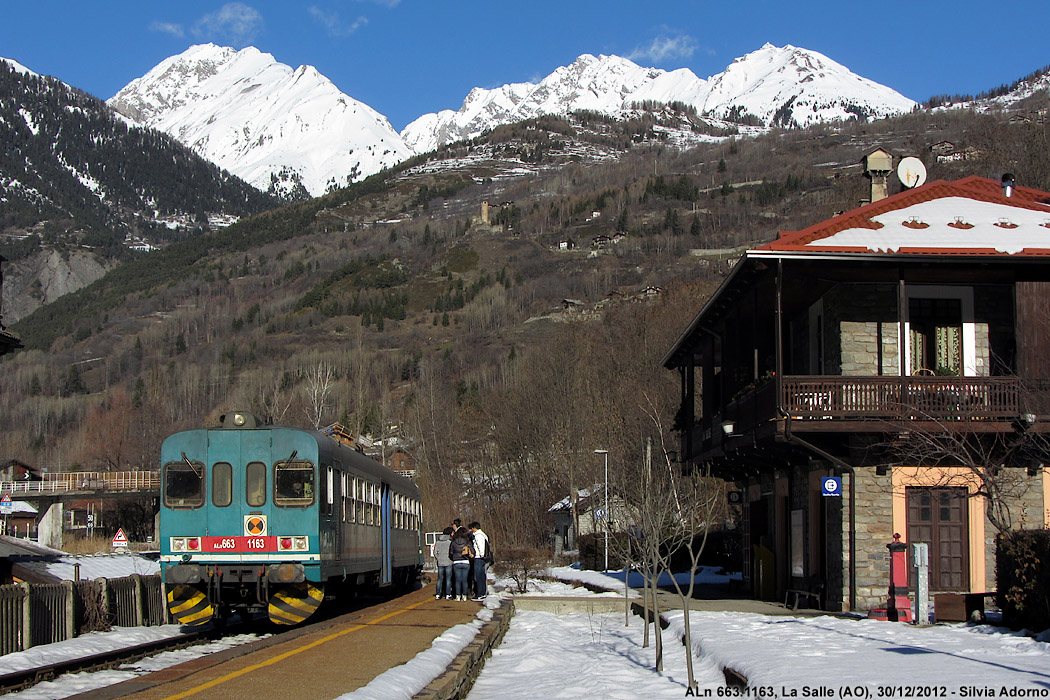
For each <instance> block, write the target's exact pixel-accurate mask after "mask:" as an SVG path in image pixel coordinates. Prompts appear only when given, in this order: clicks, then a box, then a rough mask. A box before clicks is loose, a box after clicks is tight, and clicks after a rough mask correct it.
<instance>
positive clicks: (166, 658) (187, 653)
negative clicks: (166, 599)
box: [0, 625, 259, 700]
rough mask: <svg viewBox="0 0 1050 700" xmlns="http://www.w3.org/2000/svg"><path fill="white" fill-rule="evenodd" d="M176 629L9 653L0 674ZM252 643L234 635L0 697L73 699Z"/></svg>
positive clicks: (140, 630) (100, 635)
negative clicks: (76, 696)
mask: <svg viewBox="0 0 1050 700" xmlns="http://www.w3.org/2000/svg"><path fill="white" fill-rule="evenodd" d="M180 629H181V626H180V625H161V626H159V627H118V628H115V629H114V630H113V631H111V632H92V633H90V634H85V635H83V636H81V637H76V638H75V639H69V640H67V641H64V642H57V643H55V644H44V645H41V646H38V647H32V648H30V649H27V650H26V651H19V652H14V653H11V654H7V655H5V656H3V657H0V673H13V672H15V671H22V670H25V669H28V668H35V667H38V666H46V665H47V664H51V663H55V662H57V661H66V660H69V659H77V658H81V657H84V656H90V655H92V654H101V653H103V652H107V651H112V650H114V649H121V648H124V647H129V646H134V645H136V644H144V643H146V642H151V641H156V640H158V639H166V638H168V637H177V636H179V635H180V634H182V632H181V631H180ZM257 639H259V636H258V635H254V634H240V635H234V636H232V637H227V638H225V639H221V640H218V641H215V642H208V643H206V644H199V645H197V646H193V647H187V648H185V649H177V650H175V651H165V652H161V653H160V654H156V655H155V656H151V657H147V658H145V659H140V660H139V661H134V662H131V663H127V664H124V665H123V666H121V667H119V668H117V669H113V670H107V671H93V672H84V673H71V674H68V675H65V676H61V677H60V678H57V679H56V680H53V681H46V682H44V683H40V684H38V685H35V686H33V687H32V688H27V689H26V690H22V691H19V692H17V693H8V694H7V695H5V696H4V697H5V698H12V699H15V700H52V699H55V698H67V697H69V696H71V695H76V694H77V693H84V692H87V691H89V690H95V689H97V688H105V687H107V686H110V685H115V684H117V683H121V682H123V681H126V680H130V679H132V678H135V677H137V676H144V675H146V674H147V673H152V672H154V671H160V670H162V669H165V668H169V667H171V666H175V665H177V664H181V663H183V662H184V661H189V660H191V659H196V658H199V657H201V656H206V655H207V654H214V653H216V652H219V651H222V650H223V649H228V648H230V647H234V646H238V645H240V644H246V643H248V642H253V641H255V640H257Z"/></svg>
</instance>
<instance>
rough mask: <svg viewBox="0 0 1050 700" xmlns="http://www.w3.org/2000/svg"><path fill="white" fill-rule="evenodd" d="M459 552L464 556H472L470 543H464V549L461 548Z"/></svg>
mask: <svg viewBox="0 0 1050 700" xmlns="http://www.w3.org/2000/svg"><path fill="white" fill-rule="evenodd" d="M459 553H460V554H461V555H462V556H464V557H469V556H470V545H466V544H465V545H463V549H461V550H460V552H459Z"/></svg>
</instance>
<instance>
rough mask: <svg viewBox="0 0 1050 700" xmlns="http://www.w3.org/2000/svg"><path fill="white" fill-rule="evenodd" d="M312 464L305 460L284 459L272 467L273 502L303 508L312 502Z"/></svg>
mask: <svg viewBox="0 0 1050 700" xmlns="http://www.w3.org/2000/svg"><path fill="white" fill-rule="evenodd" d="M314 486H315V484H314V465H313V463H312V462H308V461H305V460H285V461H282V462H278V463H277V464H275V465H274V467H273V502H274V503H275V504H277V505H279V506H297V507H301V508H305V507H307V506H310V505H313V502H314Z"/></svg>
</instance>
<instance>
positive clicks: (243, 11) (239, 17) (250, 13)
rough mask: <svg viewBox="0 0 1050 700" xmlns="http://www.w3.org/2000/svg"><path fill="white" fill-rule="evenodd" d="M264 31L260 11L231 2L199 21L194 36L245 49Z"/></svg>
mask: <svg viewBox="0 0 1050 700" xmlns="http://www.w3.org/2000/svg"><path fill="white" fill-rule="evenodd" d="M262 30H263V18H262V15H261V14H259V12H258V10H256V9H255V8H253V7H249V6H248V5H245V4H244V3H241V2H230V3H226V4H225V5H223V6H222V7H220V8H219V9H218V11H216V12H213V13H211V14H208V15H204V16H203V17H201V18H200V19H199V20H197V24H195V25H194V27H193V35H194V36H196V37H198V38H201V39H208V40H216V41H218V42H220V43H228V44H232V45H233V46H235V47H243V46H247V45H248V44H250V43H252V42H253V41H254V40H255V38H256V37H257V36H258V35H259V33H260V32H262Z"/></svg>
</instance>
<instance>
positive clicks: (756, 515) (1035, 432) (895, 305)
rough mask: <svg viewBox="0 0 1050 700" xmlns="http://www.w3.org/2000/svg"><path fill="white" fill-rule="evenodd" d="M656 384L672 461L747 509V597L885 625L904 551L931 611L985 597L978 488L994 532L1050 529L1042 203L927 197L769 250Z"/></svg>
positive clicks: (826, 225) (987, 194)
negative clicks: (994, 489)
mask: <svg viewBox="0 0 1050 700" xmlns="http://www.w3.org/2000/svg"><path fill="white" fill-rule="evenodd" d="M664 366H665V367H667V368H668V369H672V370H675V371H676V372H678V373H679V375H680V378H681V405H680V409H679V413H678V416H677V420H676V427H677V428H678V429H679V430H680V431H681V432H680V436H681V443H682V444H681V448H682V449H681V453H682V455H683V460H684V461H685V462H686V464H687V465H689V466H691V467H692V468H709V469H710V470H711V473H712V474H714V475H716V476H718V477H721V478H722V479H725V480H727V481H731V482H734V483H735V484H736V485H737V486H739V487H740V489H741V490H742V492H743V496H744V498H743V501H744V503H743V516H742V517H743V522H742V532H743V535H742V536H743V538H744V542H743V550H744V552H745V555H744V559H745V561H744V574H745V583H746V585H748V586H750V588H751V590H752V591H753V592H754V593H755V594H756V595H758V596H759V597H762V598H766V599H779V600H783V599H784V598H785V593H786V592H787V591H789V590H792V589H800V588H801V589H808V590H815V591H819V592H820V595H819V598H820V605H821V606H823V607H824V608H825V609H828V610H836V611H837V610H858V611H863V610H870V609H872V608H878V607H885V604H886V599H887V589H888V586H889V554H888V549H887V545H888V544H889V543H891V542H892V541H893V537H894V533H899V534H900V535H901V538H902V540H904V541H906V542H908V543H915V542H927V543H928V544H929V547H930V556H929V561H930V579H929V580H930V590H931V593H932V592H952V591H955V592H985V591H994V590H995V560H994V555H995V551H994V550H995V545H994V541H995V534H996V532H997V529H996V527H995V523H994V522H993V520H991V519H990V518H989V513H988V511H987V509H986V506H987V505H989V500H988V499H987V498H986V497H985V496H984V495H982V492H983V491H984V490H986V488H987V486H988V485H989V484H991V485H992V486H998V487H1001V488H1002V489H1003V493H1002V495H1001V497H999V498H996V499H993V500H992V501H991V504H992V505H997V506H1001V508H999V509H998V510H996V511H993V513H992V514H993V515H995V516H997V517H996V519H997V521H998V522H1005V523H1006V525H1005V526H1006V527H1010V528H1019V527H1024V528H1042V527H1047V526H1048V525H1050V471H1048V469H1047V467H1046V466H1045V464H1050V456H1048V455H1047V452H1048V451H1047V449H1046V444H1047V443H1046V441H1045V439H1044V438H1046V437H1047V436H1048V435H1050V401H1048V392H1047V391H1046V389H1047V387H1048V386H1050V193H1048V192H1041V191H1037V190H1033V189H1028V188H1024V187H1014V186H1013V183H1012V182H1007V181H1006V180H1005V179H1004V183H1003V185H1002V186H1001V185H1000V183H998V182H995V181H993V180H988V179H984V178H979V177H970V178H966V179H962V180H957V181H953V182H945V181H936V182H931V183H929V184H926V185H924V186H922V187H918V188H916V189H913V190H906V191H904V192H902V193H900V194H897V195H894V196H891V197H888V198H885V199H881V200H879V201H875V202H873V203H871V204H868V205H865V206H863V207H861V208H859V209H855V210H853V211H850V212H847V213H845V214H842V215H840V216H836V217H835V218H832V219H829V220H827V221H822V222H820V223H818V224H816V225H814V226H811V227H809V228H807V229H804V230H802V231H794V232H781V234H780V236H779V238H778V239H777V240H776V241H774V242H772V243H769V244H766V245H764V246H761V247H760V248H757V249H755V250H750V251H748V252H747V253H746V254H745V255H744V256H743V257H742V258H741V260H740V261H739V262H738V264H737V265H736V266H735V267H734V269H733V270H732V272H731V273H730V275H729V277H728V278H727V279H726V280H725V281H724V283H723V284H722V286H721V287H720V288H719V289H718V291H717V292H716V293H715V295H714V296H713V297H712V298H711V299H710V300H709V301H708V302H707V303H706V304H705V305H704V306H703V308H702V309H700V311H699V313H698V314H697V315H696V317H695V318H694V319H693V320H692V322H691V323H690V325H689V326H688V328H687V329H686V330H685V331H684V333H683V334H682V335H681V337H680V338H679V339H678V341H677V342H676V343H675V344H674V345H673V347H672V348H671V349H670V350H669V351H668V353H667V354H666V356H665V357H664ZM948 445H951V446H953V447H955V448H958V449H957V452H956V453H954V456H949V452H948V451H947V450H946V449H945V446H948ZM828 477H837V478H838V479H840V480H841V481H840V486H841V495H837V496H836V495H823V494H824V493H825V488H826V487H828V490H829V492H830V493H832V494H833V493H834V492H835V489H834V488H833V487H834V481H832V482H831V483H827V482H828ZM909 561H910V555H909Z"/></svg>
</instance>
